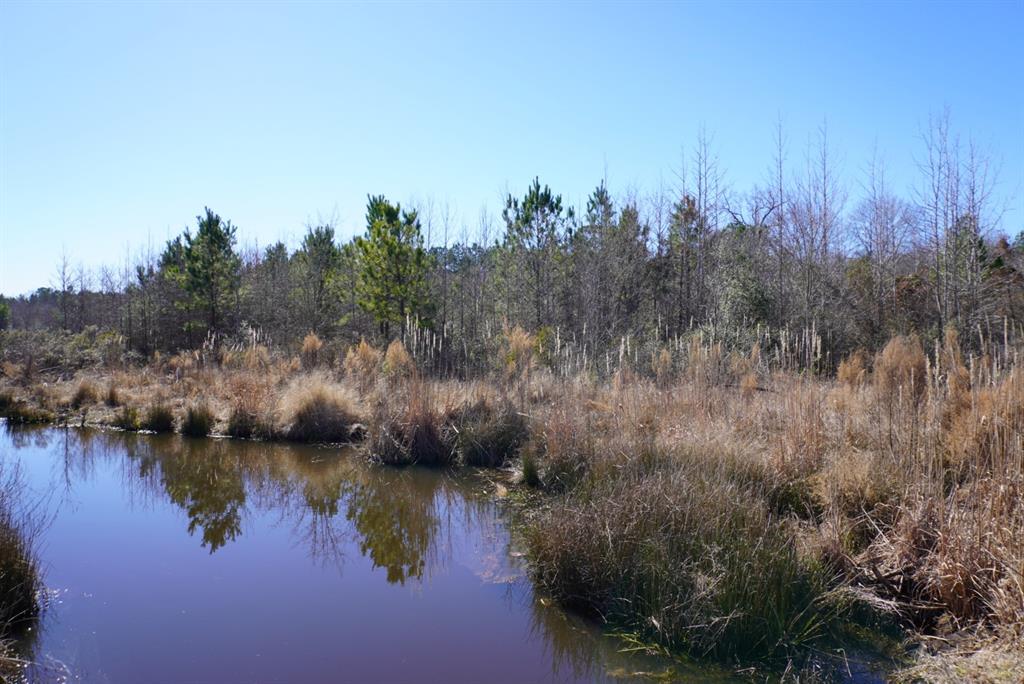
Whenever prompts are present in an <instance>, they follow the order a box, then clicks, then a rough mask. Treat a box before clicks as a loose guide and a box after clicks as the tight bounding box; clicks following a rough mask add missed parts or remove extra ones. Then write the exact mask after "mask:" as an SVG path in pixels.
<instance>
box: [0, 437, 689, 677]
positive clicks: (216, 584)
mask: <svg viewBox="0 0 1024 684" xmlns="http://www.w3.org/2000/svg"><path fill="white" fill-rule="evenodd" d="M12 454H13V455H14V456H15V457H18V458H20V459H21V461H22V462H24V463H27V464H29V465H30V466H31V467H30V470H31V477H32V479H33V483H32V486H33V488H34V491H36V492H47V493H49V494H50V495H52V496H53V498H54V499H56V500H57V501H55V502H54V503H55V505H56V506H57V508H58V509H59V512H58V515H57V522H58V524H57V525H56V526H55V529H54V530H52V531H51V533H50V536H49V538H48V540H47V546H48V549H49V550H50V554H49V557H48V558H47V559H45V561H46V563H47V564H48V565H49V566H50V569H51V572H50V573H49V574H50V576H49V577H48V578H47V584H48V586H50V587H51V588H52V589H53V591H54V592H59V593H55V597H56V598H55V601H54V602H53V603H54V606H53V608H54V609H53V611H51V613H49V614H48V615H47V616H46V617H45V619H44V624H43V630H42V634H41V636H40V638H39V642H38V643H39V645H38V648H36V650H35V653H36V655H37V657H38V660H39V661H40V662H42V663H43V665H42V666H41V667H57V666H59V668H57V669H61V670H62V671H65V669H66V671H68V672H71V673H73V674H74V679H75V680H76V681H86V682H88V681H102V682H122V681H128V682H131V681H152V680H154V678H156V679H159V680H160V681H183V680H189V681H195V680H197V678H199V677H201V678H203V679H204V680H205V681H218V680H224V679H231V680H232V681H255V680H261V681H264V680H266V681H304V682H305V681H325V682H330V681H339V678H338V672H339V671H343V672H345V676H344V677H342V680H344V681H369V680H375V681H423V680H430V681H606V680H608V679H612V678H614V679H621V678H625V679H633V678H635V677H637V676H639V673H644V672H646V673H655V674H657V675H659V676H663V677H664V676H669V677H671V676H675V674H679V670H678V669H675V670H672V671H667V670H666V668H667V667H673V668H677V664H673V663H667V664H666V662H665V661H663V660H659V659H652V658H647V657H645V656H642V655H638V654H633V653H622V652H620V644H619V643H618V642H615V641H614V640H612V639H610V638H608V637H606V636H603V635H601V634H600V632H598V631H597V630H595V629H594V628H593V626H592V625H590V624H588V623H585V622H583V621H581V620H579V619H577V618H575V617H572V616H568V615H566V614H565V613H564V612H563V611H561V610H559V609H558V608H557V607H556V606H554V605H553V604H551V603H549V602H546V601H544V600H542V599H538V598H537V597H536V596H535V595H534V592H533V589H532V586H531V585H530V583H529V581H528V580H527V579H526V577H525V574H524V572H523V568H522V567H521V565H520V563H519V561H518V560H517V558H518V554H515V553H512V551H511V545H512V540H511V537H510V535H509V532H508V529H507V528H506V526H505V523H504V518H503V516H502V515H501V514H500V512H499V511H498V509H497V508H496V507H495V505H494V504H493V503H492V502H491V501H490V499H489V498H487V497H482V496H479V495H478V492H479V491H480V490H481V489H482V481H481V480H480V479H476V478H474V477H472V476H452V475H449V474H446V473H441V472H434V471H428V470H421V469H407V470H391V469H386V468H376V467H370V466H368V465H367V464H366V463H365V461H364V460H363V459H362V458H361V457H359V456H358V455H356V454H351V453H347V452H345V451H343V450H339V449H330V448H316V447H303V446H291V445H272V444H261V443H256V442H237V441H228V440H192V439H187V438H182V437H179V436H147V435H139V434H133V433H118V432H97V431H87V430H86V431H82V430H38V429H36V430H18V431H15V432H11V433H9V434H7V435H0V457H2V458H7V457H8V456H9V455H12ZM295 551H299V553H298V554H296V553H295ZM307 558H308V559H311V560H312V561H314V562H313V563H309V562H307V561H306V560H305V559H307ZM381 580H384V581H381ZM409 588H412V589H413V590H412V591H410V590H409ZM453 643H458V644H461V645H462V646H463V648H461V649H460V656H459V658H458V659H453V658H451V657H450V647H451V644H453ZM396 648H398V651H397V653H400V655H401V657H400V658H396V657H395V655H396V650H395V649H396ZM271 652H273V653H279V654H282V657H281V658H274V659H270V660H268V659H267V658H266V657H265V656H266V654H268V653H271ZM284 654H287V657H283V655H284ZM339 668H341V669H339ZM609 671H613V672H614V673H615V676H614V677H611V676H610V675H609ZM42 672H43V670H42V669H39V670H37V671H36V674H37V675H40V677H39V678H40V680H47V679H48V678H49V677H46V676H42V674H41V673H42ZM673 673H674V674H673ZM698 674H699V675H700V676H699V677H698V679H705V678H706V675H707V673H706V672H701V673H698Z"/></svg>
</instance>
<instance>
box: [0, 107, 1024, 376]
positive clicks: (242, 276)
mask: <svg viewBox="0 0 1024 684" xmlns="http://www.w3.org/2000/svg"><path fill="white" fill-rule="evenodd" d="M776 133H777V135H776V140H775V143H776V144H775V155H774V159H773V160H772V163H771V164H770V173H769V174H768V180H767V181H766V182H764V183H763V184H761V185H759V186H758V187H755V188H753V189H751V190H750V191H749V192H747V193H744V194H738V193H733V192H730V191H729V189H728V188H727V187H726V184H725V181H724V173H723V172H722V170H721V169H720V168H719V165H718V161H717V159H716V158H715V156H714V154H713V152H712V151H711V143H710V140H709V138H708V136H707V135H706V134H704V133H701V135H700V136H699V137H698V140H697V143H696V145H695V146H694V148H693V150H692V152H691V154H690V155H689V158H688V159H687V164H686V166H687V167H688V168H687V172H685V173H682V172H681V173H680V174H679V183H678V185H677V187H674V188H673V189H672V190H660V191H658V192H655V193H652V194H650V195H647V196H640V195H638V194H636V193H626V194H625V195H623V196H621V197H613V195H612V193H611V191H610V190H609V188H608V187H607V186H606V184H605V183H604V182H603V181H602V182H600V183H598V184H597V185H596V187H595V189H594V191H593V192H592V193H591V194H590V196H589V198H588V199H587V200H586V203H585V206H583V207H580V208H573V207H570V206H568V205H567V203H565V202H564V201H563V199H562V197H561V195H559V194H557V193H556V192H555V191H553V190H552V189H551V188H550V187H548V186H547V185H546V184H542V183H541V181H540V179H539V178H535V179H533V181H532V183H530V184H529V185H528V186H527V187H526V189H525V191H524V192H523V193H522V194H521V195H512V194H509V195H508V196H507V198H506V199H505V202H504V206H503V208H502V211H501V214H500V221H497V222H496V221H495V220H493V219H491V218H490V217H487V216H486V215H484V216H482V217H481V221H480V226H479V229H478V230H477V231H475V234H473V233H471V231H470V230H469V229H468V228H467V227H463V228H462V229H461V231H460V234H459V235H457V236H456V235H453V234H452V233H453V232H454V226H453V225H452V220H451V217H450V214H449V213H447V212H446V213H444V214H443V215H441V216H440V217H438V216H436V215H435V212H433V211H428V212H426V214H427V216H426V225H425V224H424V211H423V208H421V210H420V211H417V210H415V209H410V208H404V207H402V206H401V205H400V204H398V203H392V202H390V201H389V200H388V199H386V198H385V197H383V196H370V197H369V198H368V202H367V207H366V225H365V232H364V234H363V235H361V236H358V237H355V238H354V239H352V240H350V241H347V242H341V241H339V240H338V238H337V235H336V233H335V227H334V226H333V225H331V224H329V223H324V224H321V225H311V226H309V227H308V228H307V230H306V233H305V235H304V237H303V239H302V242H301V244H299V245H298V247H297V248H296V249H294V250H290V249H289V248H288V247H287V246H286V245H285V244H284V243H282V242H277V243H275V244H272V245H269V246H266V247H265V248H262V249H255V248H252V249H239V247H238V236H237V229H236V227H235V226H234V225H233V224H232V223H231V222H230V221H228V220H226V219H224V218H222V217H221V216H219V215H218V214H216V213H215V212H214V211H212V210H211V209H209V208H207V209H205V210H204V212H203V213H201V214H200V215H199V216H198V217H197V220H196V225H195V227H194V229H193V228H188V229H186V230H185V231H184V232H183V233H182V234H181V235H179V236H177V237H175V238H174V239H172V240H170V241H168V242H167V244H166V245H165V246H164V248H163V249H162V250H161V251H160V252H159V253H158V254H152V255H148V256H147V257H144V258H141V259H139V260H137V263H134V264H132V265H131V266H128V265H126V266H125V267H123V268H121V269H114V268H110V267H105V268H102V269H100V270H99V271H98V272H88V271H86V270H85V269H84V268H81V267H79V268H77V269H75V268H72V267H71V265H70V262H69V259H68V258H67V257H66V256H64V257H63V258H62V259H61V262H60V264H59V265H58V268H57V271H56V278H55V282H54V284H53V286H52V287H47V288H41V289H39V290H37V291H36V292H35V293H33V294H32V295H30V296H25V297H19V298H13V299H7V300H6V301H4V302H3V303H2V304H0V325H3V326H11V327H14V328H60V329H64V330H68V331H80V330H82V329H84V328H86V327H87V326H96V327H97V328H99V329H101V330H111V331H116V332H118V333H119V334H120V335H121V336H123V340H124V344H125V346H126V347H127V348H128V349H130V350H133V351H135V352H137V353H139V354H140V355H142V356H148V355H151V354H152V353H153V352H157V351H161V352H165V351H173V350H178V349H190V348H195V347H198V346H200V345H202V344H204V343H205V344H211V343H214V344H216V343H240V342H242V341H244V340H246V339H252V338H254V337H256V338H259V339H261V340H264V341H271V342H273V343H275V344H279V345H290V344H294V343H295V342H296V341H297V340H300V339H301V338H302V337H303V336H305V335H306V334H308V333H310V332H313V333H316V334H317V335H318V336H320V337H321V338H323V339H326V340H329V341H330V340H337V341H339V343H341V344H349V343H351V342H354V341H357V340H358V339H359V338H361V337H366V338H371V339H378V340H382V341H387V340H389V339H392V338H395V337H400V338H402V339H410V338H414V342H415V343H414V344H412V345H411V346H412V347H414V348H416V349H417V350H419V351H420V352H421V353H422V352H423V351H424V350H426V351H429V354H428V356H429V359H430V363H431V364H433V365H434V366H436V367H437V368H438V369H439V370H447V371H450V372H467V371H471V370H473V369H474V368H479V367H481V366H482V365H486V364H487V363H488V361H487V359H488V357H489V356H490V355H493V353H494V344H493V340H494V338H495V336H496V334H497V333H499V332H500V331H501V330H502V329H503V328H506V327H508V326H512V325H519V326H521V327H523V328H525V329H527V330H530V331H533V332H534V333H535V334H536V338H537V341H538V345H539V346H541V347H542V348H543V349H541V350H540V351H543V352H546V354H547V355H548V356H551V355H557V354H563V353H564V354H565V355H575V357H576V359H577V362H579V363H580V364H581V365H582V366H587V365H588V364H592V365H593V366H595V367H597V366H599V365H600V359H602V358H604V359H608V358H610V357H616V358H617V359H618V361H620V362H621V360H622V356H623V353H624V349H625V348H626V346H627V345H630V344H631V342H630V341H631V340H632V341H634V342H633V344H641V343H643V344H647V345H648V346H652V345H653V346H654V347H656V346H657V345H661V344H666V343H669V342H670V341H673V340H675V341H678V340H679V339H681V338H682V337H684V336H686V335H687V334H689V333H690V332H692V331H709V332H710V334H712V335H713V336H715V337H717V338H719V339H722V340H724V341H726V342H727V343H731V344H734V345H737V346H739V347H742V346H743V345H744V344H749V343H750V339H751V332H750V331H752V330H754V329H758V330H776V331H784V330H788V331H792V332H793V333H794V334H797V333H799V332H800V331H804V332H805V334H806V331H810V334H811V335H812V336H813V337H814V339H815V340H817V342H816V343H815V344H817V345H818V346H819V347H820V349H817V350H816V352H815V354H816V357H817V358H818V359H819V360H821V363H823V364H824V365H826V366H828V365H830V364H832V363H834V362H835V361H837V360H838V358H840V357H841V355H843V354H845V353H847V352H849V351H850V350H852V349H855V348H860V347H863V348H868V349H872V348H877V347H879V346H880V345H881V344H882V343H884V341H885V340H887V339H889V337H891V336H892V335H894V334H905V333H917V334H919V335H921V336H923V337H925V338H937V337H938V336H939V335H940V334H941V332H942V331H943V330H944V329H945V328H946V327H947V326H954V327H956V328H957V329H959V330H960V331H961V337H962V339H964V340H965V342H966V343H967V344H968V345H970V344H971V340H979V339H982V338H985V337H986V336H987V337H989V338H994V337H998V336H999V335H1004V336H1005V335H1007V334H1009V332H1008V331H1012V332H1014V333H1017V332H1018V331H1021V330H1022V326H1024V231H1020V232H1018V233H1017V234H1016V236H1015V237H1013V238H1011V237H1010V235H1009V234H1007V233H1003V232H1000V228H1001V227H1002V226H1001V218H1002V212H1001V211H1000V207H999V206H998V205H997V204H996V202H995V200H994V196H995V195H994V192H993V189H994V185H995V178H994V175H993V172H992V166H991V163H990V161H989V160H988V158H987V157H985V156H984V155H982V154H981V153H980V152H979V150H978V149H977V148H976V147H975V146H974V145H973V144H970V143H968V144H963V143H961V142H960V140H959V139H958V137H957V136H956V135H954V133H953V132H952V131H951V129H950V125H949V119H948V116H944V117H940V118H937V119H934V120H933V121H932V122H931V125H930V127H929V128H928V130H927V131H926V133H925V135H924V136H923V145H922V147H923V149H922V151H921V158H920V160H919V169H920V171H919V177H918V179H917V183H916V185H915V187H914V189H913V191H912V192H911V193H909V194H908V195H907V196H901V195H900V194H898V193H897V192H896V191H895V190H894V189H893V188H892V186H891V184H890V182H889V181H888V179H887V178H886V170H885V166H884V164H883V163H881V162H880V161H878V160H877V159H874V160H872V162H871V163H870V165H869V168H868V170H867V171H866V173H864V174H863V178H862V180H861V182H860V186H861V191H860V192H859V193H858V195H857V198H856V200H855V201H852V202H851V201H850V193H849V190H848V188H847V187H846V186H845V185H844V184H843V183H842V182H841V181H840V178H839V175H838V172H837V169H836V163H835V159H834V153H833V151H832V149H831V147H830V142H829V139H828V132H827V129H826V128H825V127H822V128H821V129H820V130H819V131H818V136H817V140H816V142H815V143H814V144H812V145H811V146H809V149H808V151H807V155H806V164H805V167H804V168H803V169H801V170H800V171H799V172H796V173H794V172H792V170H791V169H790V168H789V165H788V164H787V159H786V145H785V140H784V136H783V131H782V128H781V126H780V127H779V128H778V129H777V131H776ZM495 223H497V225H495ZM427 233H429V234H430V236H429V239H428V237H427ZM634 358H637V359H639V357H638V355H636V354H635V353H634ZM580 359H582V361H579V360H580ZM608 367H610V364H609V365H608Z"/></svg>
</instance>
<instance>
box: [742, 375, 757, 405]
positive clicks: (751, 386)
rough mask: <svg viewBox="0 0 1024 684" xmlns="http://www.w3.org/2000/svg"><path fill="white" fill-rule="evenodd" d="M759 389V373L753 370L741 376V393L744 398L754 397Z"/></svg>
mask: <svg viewBox="0 0 1024 684" xmlns="http://www.w3.org/2000/svg"><path fill="white" fill-rule="evenodd" d="M758 389H759V385H758V382H757V373H754V372H753V371H751V372H749V373H747V374H745V375H744V376H743V377H742V378H740V394H741V395H742V396H743V398H744V399H750V398H752V397H753V396H754V394H755V393H756V392H757V390H758Z"/></svg>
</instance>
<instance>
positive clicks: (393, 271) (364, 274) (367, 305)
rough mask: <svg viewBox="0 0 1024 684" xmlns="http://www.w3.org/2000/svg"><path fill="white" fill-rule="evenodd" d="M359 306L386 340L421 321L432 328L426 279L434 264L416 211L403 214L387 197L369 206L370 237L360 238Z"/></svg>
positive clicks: (357, 246)
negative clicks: (394, 327)
mask: <svg viewBox="0 0 1024 684" xmlns="http://www.w3.org/2000/svg"><path fill="white" fill-rule="evenodd" d="M356 251H357V253H358V256H359V277H358V279H357V281H356V291H357V297H358V303H359V306H360V307H361V308H362V309H363V310H364V311H366V312H367V313H369V314H371V315H372V316H373V318H374V320H375V321H377V324H378V325H379V326H380V331H381V334H382V335H383V336H384V338H385V339H387V338H389V337H390V336H391V326H392V325H393V324H398V325H400V326H402V328H403V330H404V326H405V325H406V321H407V320H409V319H416V320H418V321H419V323H420V325H427V326H429V325H430V324H431V312H432V307H431V302H430V290H429V283H428V281H427V276H428V274H429V272H430V259H429V257H428V255H427V252H426V250H425V249H424V248H423V235H422V233H421V231H420V222H419V218H418V217H417V216H416V212H415V211H411V212H409V211H403V210H402V207H401V205H400V204H391V203H390V202H388V201H387V200H386V199H384V196H383V195H378V196H375V197H374V196H371V197H370V198H369V201H368V202H367V205H366V235H365V236H364V237H361V238H356Z"/></svg>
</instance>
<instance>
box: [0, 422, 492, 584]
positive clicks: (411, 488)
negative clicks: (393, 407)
mask: <svg viewBox="0 0 1024 684" xmlns="http://www.w3.org/2000/svg"><path fill="white" fill-rule="evenodd" d="M12 441H14V443H15V444H16V445H22V446H24V445H25V444H27V443H31V444H33V445H34V446H36V447H37V448H48V447H51V446H56V447H58V448H59V451H60V453H61V454H62V457H63V458H62V466H63V467H62V470H61V473H60V480H61V481H62V482H63V485H64V488H65V489H66V490H67V491H69V492H73V491H74V488H75V482H76V480H82V479H88V478H90V477H91V476H92V475H93V472H94V470H95V468H96V465H97V463H100V462H104V461H118V460H121V459H122V458H123V457H124V456H127V458H126V459H124V466H125V467H124V468H122V471H121V477H122V480H123V488H122V489H123V491H124V492H125V494H126V495H127V497H128V498H129V499H130V500H131V501H132V502H133V503H134V504H135V505H140V506H144V505H152V503H153V502H158V501H160V500H164V501H167V502H170V503H171V504H173V505H174V506H176V507H177V508H179V509H180V510H181V511H183V512H184V514H185V516H186V518H187V521H188V522H187V528H186V529H187V532H188V534H189V535H193V536H198V537H199V540H200V544H201V546H202V547H203V548H206V549H208V550H209V552H210V553H211V554H212V553H215V552H216V551H218V550H219V549H222V548H224V547H225V546H226V545H229V544H231V543H232V542H234V541H236V540H237V539H238V538H239V537H240V536H241V535H242V534H243V529H244V523H245V520H246V518H247V517H249V516H253V515H258V514H260V513H266V512H276V513H277V514H278V518H279V520H280V521H281V522H282V523H287V524H289V525H290V526H291V528H292V530H293V532H294V537H295V539H296V541H298V542H301V543H302V544H303V545H304V546H305V547H306V549H307V551H308V553H309V555H310V556H311V557H313V558H314V559H317V560H319V561H323V562H329V563H331V564H334V565H339V566H340V564H341V562H342V560H343V557H344V554H343V551H344V546H345V543H346V542H347V541H348V540H349V539H350V538H353V537H354V540H355V542H356V546H357V548H358V549H359V551H360V553H361V554H362V555H363V556H365V557H367V558H369V559H370V560H371V561H372V563H373V566H374V567H375V568H381V569H383V570H384V572H385V576H386V578H387V581H388V582H391V583H397V584H405V583H406V582H407V581H409V580H421V579H422V578H423V577H424V573H425V572H426V571H427V570H428V566H429V565H430V564H431V563H432V562H433V563H436V562H437V561H438V558H439V554H442V553H443V551H444V549H443V545H441V547H440V548H439V546H438V539H439V537H438V534H439V531H440V528H441V516H442V515H443V514H444V512H445V511H446V509H447V507H448V506H450V505H451V503H452V499H451V495H452V494H453V493H455V492H454V491H453V490H458V489H459V488H460V483H458V482H456V481H455V480H454V479H453V478H451V477H449V476H447V475H445V474H443V473H433V472H424V471H409V470H401V471H393V470H386V469H369V468H367V467H366V466H364V465H363V464H361V463H359V462H358V456H356V455H353V454H350V453H346V451H345V450H339V449H328V448H316V447H295V446H290V445H289V446H284V445H268V444H261V443H255V442H231V441H227V440H193V439H189V438H183V437H179V436H169V435H163V436H146V435H139V434H133V433H120V432H97V431H76V430H65V431H60V432H57V431H32V432H23V431H16V432H15V433H12ZM54 442H56V444H53V443H54ZM461 488H462V489H465V488H466V487H465V486H464V483H463V486H461ZM477 505H480V506H482V505H484V503H483V502H478V504H477ZM470 508H472V506H470ZM342 514H343V518H342ZM442 538H443V535H442Z"/></svg>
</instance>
